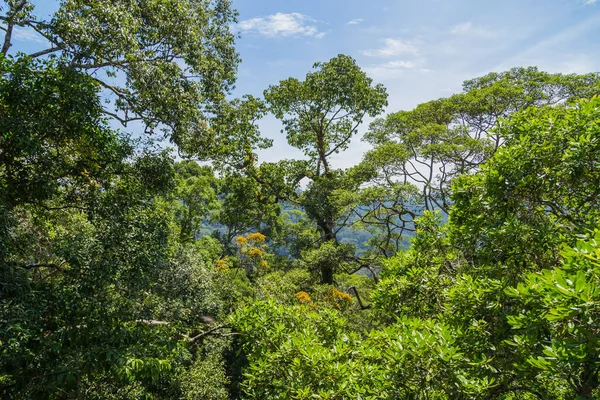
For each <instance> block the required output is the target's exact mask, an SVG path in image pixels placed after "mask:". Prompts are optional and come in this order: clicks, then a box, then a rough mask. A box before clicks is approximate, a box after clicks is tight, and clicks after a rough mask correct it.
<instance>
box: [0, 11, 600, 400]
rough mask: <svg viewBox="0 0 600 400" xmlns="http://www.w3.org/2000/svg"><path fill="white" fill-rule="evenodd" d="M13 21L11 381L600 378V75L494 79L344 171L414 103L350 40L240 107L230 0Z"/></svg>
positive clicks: (180, 387)
mask: <svg viewBox="0 0 600 400" xmlns="http://www.w3.org/2000/svg"><path fill="white" fill-rule="evenodd" d="M2 12H3V13H4V14H3V15H2V16H0V20H1V21H2V30H3V32H4V36H5V40H4V44H3V47H2V49H1V51H0V396H1V397H2V398H7V399H142V398H143V399H171V398H172V399H179V398H184V399H215V400H217V399H223V400H224V399H505V400H512V399H556V400H559V399H560V400H562V399H573V398H578V399H594V398H599V397H600V289H599V288H600V226H599V221H600V98H599V97H597V96H598V95H599V94H600V75H598V74H595V73H591V74H587V75H562V74H549V73H545V72H541V71H538V70H537V69H536V68H515V69H512V70H510V71H507V72H503V73H490V74H488V75H486V76H483V77H480V78H476V79H473V80H470V81H467V82H465V83H464V87H463V89H464V90H463V92H462V93H459V94H455V95H453V96H450V97H448V98H442V99H438V100H433V101H430V102H427V103H424V104H421V105H419V106H417V107H416V108H415V109H414V110H410V111H399V112H396V113H392V114H389V115H387V116H386V117H384V118H380V119H376V120H375V121H374V122H373V123H372V124H371V126H370V129H369V130H368V132H366V133H365V135H364V136H363V140H365V141H367V142H368V143H370V144H371V145H372V146H373V147H372V150H370V151H369V152H367V153H366V154H365V156H364V158H363V160H361V161H360V162H359V163H357V164H356V165H355V166H354V167H351V168H347V169H339V168H335V166H334V165H333V164H332V160H331V157H332V156H333V155H334V154H337V153H340V152H343V151H345V150H346V149H347V148H348V145H349V142H350V140H351V139H352V138H353V137H356V136H357V135H358V134H359V127H360V125H361V123H362V122H363V120H364V118H366V117H377V116H378V115H379V114H381V113H382V112H383V109H384V107H385V106H386V105H387V93H386V90H385V89H384V88H383V86H381V85H377V84H374V83H373V82H372V80H371V79H370V78H369V77H368V76H367V75H366V74H365V73H364V72H363V71H362V70H361V69H360V67H359V66H358V64H357V63H356V61H355V60H353V59H352V58H351V57H349V56H346V55H339V56H337V57H334V58H332V59H331V60H329V61H326V62H319V63H316V64H314V68H313V70H312V71H311V72H309V73H308V74H307V75H306V77H305V78H304V80H299V79H296V78H289V79H286V80H283V81H281V82H279V83H278V84H275V85H272V86H270V87H269V88H268V89H267V90H265V92H264V99H260V98H255V97H253V96H244V97H243V98H241V99H233V100H226V94H227V90H228V89H229V88H230V87H231V85H232V84H233V82H234V78H235V69H236V66H237V63H238V57H237V54H236V53H235V50H234V47H233V45H234V36H233V35H232V33H231V32H230V24H231V23H232V22H234V21H235V15H236V13H235V11H234V10H233V9H231V6H230V4H229V2H228V1H221V0H219V1H200V0H169V1H166V0H152V1H150V0H135V1H112V2H104V1H85V2H84V1H75V0H64V1H62V2H60V5H59V8H58V10H57V11H56V13H55V14H54V15H53V16H52V17H51V18H50V19H48V20H39V19H38V17H36V15H35V7H34V6H33V4H32V3H30V2H28V1H26V0H10V1H6V2H5V4H4V5H3V7H2ZM15 27H28V28H30V29H33V30H34V31H35V32H37V33H38V34H39V35H41V36H42V37H43V38H45V39H44V40H46V42H47V45H48V48H46V49H44V50H40V51H38V52H36V53H32V54H24V53H20V52H15V51H13V50H15V49H14V48H13V46H12V45H13V43H12V31H13V29H14V28H15ZM17 50H18V49H17ZM150 77H152V79H150ZM268 113H271V114H273V115H274V116H275V117H276V118H278V119H280V120H281V121H282V122H283V126H284V130H283V132H282V133H283V134H284V136H285V138H286V140H287V141H288V143H289V144H290V145H292V146H294V147H296V148H298V149H299V150H301V151H302V152H303V153H304V156H305V157H304V158H302V159H296V160H281V161H278V162H274V163H265V162H260V160H259V159H258V156H257V150H258V149H268V148H269V147H270V146H271V145H272V143H271V140H268V139H266V138H264V137H263V136H261V132H260V129H259V127H258V121H259V120H260V119H261V118H262V117H263V116H265V115H266V114H268ZM133 121H138V122H140V121H141V123H142V124H141V125H142V126H143V127H144V128H145V131H146V133H149V134H150V135H143V136H142V137H139V136H140V135H137V136H136V137H137V138H136V139H134V138H133V137H134V135H135V134H136V133H139V132H138V131H136V130H131V131H127V130H126V129H127V123H128V122H133ZM115 122H117V123H119V124H115ZM115 126H122V128H121V130H117V129H115V128H114V127H115ZM158 130H162V131H163V133H164V135H165V137H168V138H169V139H170V140H171V142H172V144H173V145H174V146H175V149H167V148H165V146H164V144H163V145H159V144H157V143H156V142H154V141H153V138H154V136H152V135H151V134H152V133H155V131H158ZM174 150H176V151H177V156H175V154H176V153H175V151H174ZM198 161H203V162H202V163H199V162H198Z"/></svg>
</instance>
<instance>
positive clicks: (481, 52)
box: [15, 0, 600, 167]
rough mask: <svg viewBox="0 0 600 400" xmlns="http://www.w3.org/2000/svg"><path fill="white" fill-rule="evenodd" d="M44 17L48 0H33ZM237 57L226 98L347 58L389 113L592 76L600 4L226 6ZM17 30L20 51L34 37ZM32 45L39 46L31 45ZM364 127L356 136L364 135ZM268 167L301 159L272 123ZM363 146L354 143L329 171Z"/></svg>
mask: <svg viewBox="0 0 600 400" xmlns="http://www.w3.org/2000/svg"><path fill="white" fill-rule="evenodd" d="M33 2H34V4H36V6H37V12H36V14H38V15H40V16H48V15H49V14H50V13H51V11H52V9H54V8H55V7H56V5H57V2H56V1H54V0H33ZM233 4H234V7H235V8H237V9H238V10H239V24H238V25H237V26H236V27H235V28H234V29H236V30H237V31H238V32H239V33H240V35H241V38H240V39H239V40H238V43H237V49H238V51H239V52H240V54H241V57H242V64H241V65H240V68H239V74H238V82H237V88H236V90H235V92H234V93H233V95H234V96H241V95H243V94H246V93H250V94H253V95H256V96H261V95H262V91H263V90H264V89H265V88H267V87H268V85H270V84H276V83H277V82H278V81H279V80H281V79H285V78H287V77H290V76H294V77H298V78H302V77H303V76H304V75H305V74H306V72H308V71H309V70H310V68H311V66H312V64H313V63H314V62H316V61H327V60H329V59H330V58H331V57H334V56H336V55H337V54H340V53H343V54H348V55H351V56H352V57H354V58H355V59H356V60H357V61H358V63H359V65H360V66H361V68H363V70H364V71H366V72H367V73H368V74H369V75H370V76H371V77H372V78H373V79H374V81H375V82H376V83H383V84H384V85H385V86H386V88H387V90H388V93H389V103H390V105H389V107H388V109H387V111H388V112H394V111H398V110H402V109H404V110H408V109H411V108H413V107H415V106H416V105H417V104H419V103H422V102H425V101H428V100H433V99H436V98H439V97H444V96H448V95H451V94H452V93H456V92H458V91H460V89H461V84H462V82H463V81H464V80H466V79H470V78H474V77H477V76H481V75H484V74H486V73H487V72H490V71H503V70H507V69H509V68H511V67H515V66H530V65H535V66H538V67H539V68H540V69H542V70H546V71H550V72H563V73H586V72H595V71H600V40H599V38H600V0H504V1H489V0H488V1H482V0H479V1H475V0H371V1H369V2H365V1H362V0H345V1H343V0H302V1H298V0H233ZM31 33H32V32H28V31H24V30H21V31H17V32H16V33H15V38H16V40H17V41H20V43H16V44H17V45H19V47H20V48H21V49H24V48H27V47H35V46H36V42H35V40H36V39H35V35H32V34H31ZM37 46H43V44H40V43H37ZM367 127H368V126H367V124H365V125H364V126H363V127H362V128H361V130H362V131H364V130H365V129H367ZM261 130H262V131H263V133H264V134H265V135H266V136H268V137H271V138H274V139H275V147H274V148H273V149H270V150H267V151H264V152H262V153H261V154H260V156H261V159H263V160H266V161H274V160H277V159H281V158H286V157H300V156H301V155H300V154H299V153H298V152H296V151H295V150H294V149H292V148H290V147H289V146H287V145H286V144H285V139H284V137H283V135H281V134H280V133H279V130H280V125H279V124H278V123H277V121H275V120H274V119H273V118H269V117H268V118H266V119H265V120H263V121H262V122H261ZM367 149H368V148H367V147H366V145H365V144H364V143H362V142H360V140H359V139H358V138H357V139H356V140H354V141H353V143H352V145H351V147H350V149H349V150H348V152H346V153H344V154H342V155H339V156H338V159H337V160H336V162H335V164H336V165H338V166H343V167H345V166H349V165H352V164H355V163H356V162H358V161H359V160H360V158H361V157H362V154H363V153H364V152H365V151H366V150H367Z"/></svg>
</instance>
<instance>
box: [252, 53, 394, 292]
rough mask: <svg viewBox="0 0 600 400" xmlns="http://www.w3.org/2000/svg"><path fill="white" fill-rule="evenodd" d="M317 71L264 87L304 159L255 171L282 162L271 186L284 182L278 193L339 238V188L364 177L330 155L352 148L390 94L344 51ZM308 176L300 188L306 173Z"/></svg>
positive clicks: (325, 234)
mask: <svg viewBox="0 0 600 400" xmlns="http://www.w3.org/2000/svg"><path fill="white" fill-rule="evenodd" d="M314 68H315V71H314V72H310V73H308V74H307V75H306V79H305V80H304V81H299V80H298V79H295V78H289V79H287V80H284V81H281V82H280V83H279V85H277V86H270V87H269V88H268V89H267V90H266V91H265V99H266V102H267V105H268V107H269V110H270V111H272V112H273V113H274V114H275V116H276V117H277V118H279V119H281V120H282V121H283V125H284V132H285V133H286V137H287V141H288V143H289V144H290V145H292V146H294V147H296V148H298V149H300V150H302V151H303V152H304V154H305V155H306V157H307V160H305V161H297V162H287V165H286V163H280V164H279V165H277V166H275V165H272V166H271V165H268V164H267V165H264V166H261V167H262V168H261V169H259V171H258V172H257V173H256V174H260V177H262V179H264V180H267V179H268V178H264V177H265V176H267V175H266V174H265V173H264V172H265V171H267V170H272V169H274V168H279V169H281V170H282V172H281V173H280V174H279V175H275V177H276V178H277V177H278V178H279V180H278V181H277V180H275V179H270V180H268V181H267V182H266V183H267V186H270V187H272V188H273V187H277V185H279V186H278V187H279V188H281V187H282V186H285V188H284V190H283V191H282V190H277V191H276V192H277V193H279V195H280V196H281V197H282V198H283V199H285V200H288V201H291V202H293V203H295V204H297V205H298V206H300V207H302V208H303V209H304V210H305V211H306V213H307V216H308V217H309V218H310V219H311V220H312V221H314V223H315V224H316V226H317V227H318V229H319V231H320V233H321V242H322V243H326V242H330V241H332V242H333V243H337V239H336V234H337V232H338V230H339V228H340V222H341V220H342V219H343V214H344V210H343V208H342V207H341V206H340V205H339V204H337V203H336V192H337V191H340V190H354V189H356V188H357V187H358V186H359V185H360V183H361V182H356V181H353V180H351V179H349V176H348V175H347V174H346V171H344V170H340V169H335V168H333V167H332V166H331V156H333V155H334V154H337V153H339V152H342V151H344V150H346V149H347V147H348V145H349V143H350V140H351V139H352V137H353V136H354V135H355V134H356V133H357V129H358V126H359V125H360V123H361V122H362V121H363V118H364V117H365V116H367V115H368V116H375V115H377V114H379V113H380V112H381V111H382V110H383V107H384V106H385V105H386V104H387V100H386V99H387V94H386V92H385V89H384V88H383V86H381V85H376V86H372V84H371V83H372V81H371V79H370V78H368V77H367V76H366V75H365V73H364V72H362V71H361V70H360V68H359V67H358V66H357V65H356V62H355V61H354V60H353V59H352V58H350V57H348V56H344V55H339V56H337V57H335V58H332V59H331V60H330V61H328V62H325V63H316V64H315V65H314ZM304 178H307V179H308V180H309V183H308V186H307V187H306V189H305V190H303V191H300V182H301V181H302V179H304ZM319 268H320V275H321V281H322V282H323V283H332V282H333V273H334V270H335V268H333V267H332V266H331V264H330V263H324V264H322V265H320V266H319Z"/></svg>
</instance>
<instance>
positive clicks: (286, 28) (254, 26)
mask: <svg viewBox="0 0 600 400" xmlns="http://www.w3.org/2000/svg"><path fill="white" fill-rule="evenodd" d="M314 22H316V21H315V20H314V19H312V18H311V17H309V16H307V15H304V14H300V13H290V14H284V13H277V14H273V15H268V16H266V17H258V18H252V19H247V20H245V21H241V22H240V23H239V24H238V28H239V29H240V30H241V31H242V32H252V33H257V34H259V35H262V36H267V37H289V36H308V37H314V38H316V39H321V38H323V37H324V36H325V32H319V29H318V28H317V27H316V26H315V25H314Z"/></svg>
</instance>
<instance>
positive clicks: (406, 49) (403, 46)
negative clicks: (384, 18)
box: [360, 38, 417, 57]
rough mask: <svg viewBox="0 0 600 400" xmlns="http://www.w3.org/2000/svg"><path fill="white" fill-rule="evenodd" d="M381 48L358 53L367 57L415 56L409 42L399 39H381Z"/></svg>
mask: <svg viewBox="0 0 600 400" xmlns="http://www.w3.org/2000/svg"><path fill="white" fill-rule="evenodd" d="M381 41H382V42H383V47H380V48H378V49H370V50H363V51H361V52H360V53H361V54H362V55H364V56H368V57H393V56H397V55H400V54H417V48H416V46H415V45H413V44H412V43H410V42H406V41H403V40H400V39H391V38H387V39H382V40H381Z"/></svg>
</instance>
